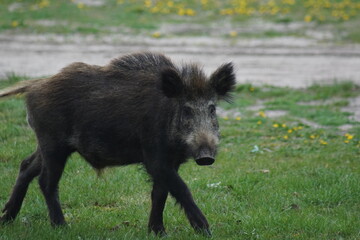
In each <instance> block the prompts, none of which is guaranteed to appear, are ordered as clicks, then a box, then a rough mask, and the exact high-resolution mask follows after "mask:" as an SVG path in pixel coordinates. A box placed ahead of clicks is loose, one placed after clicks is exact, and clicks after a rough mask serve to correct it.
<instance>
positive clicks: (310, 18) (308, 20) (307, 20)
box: [304, 15, 312, 22]
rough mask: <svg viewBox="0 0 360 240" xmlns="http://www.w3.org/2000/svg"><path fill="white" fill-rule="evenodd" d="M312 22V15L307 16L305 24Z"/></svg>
mask: <svg viewBox="0 0 360 240" xmlns="http://www.w3.org/2000/svg"><path fill="white" fill-rule="evenodd" d="M311 20H312V17H311V16H310V15H306V16H305V17H304V21H305V22H311Z"/></svg>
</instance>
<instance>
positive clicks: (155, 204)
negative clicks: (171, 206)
mask: <svg viewBox="0 0 360 240" xmlns="http://www.w3.org/2000/svg"><path fill="white" fill-rule="evenodd" d="M167 195H168V190H167V189H166V188H165V187H164V186H162V185H161V184H160V183H157V182H155V181H154V184H153V189H152V192H151V203H152V206H151V213H150V219H149V225H148V227H149V233H150V232H151V231H154V233H155V234H156V235H160V236H164V235H166V232H165V227H164V223H163V211H164V207H165V202H166V198H167Z"/></svg>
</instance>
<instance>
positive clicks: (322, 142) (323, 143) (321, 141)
mask: <svg viewBox="0 0 360 240" xmlns="http://www.w3.org/2000/svg"><path fill="white" fill-rule="evenodd" d="M319 142H320V144H321V145H327V144H328V143H327V142H326V141H324V140H322V139H320V141H319Z"/></svg>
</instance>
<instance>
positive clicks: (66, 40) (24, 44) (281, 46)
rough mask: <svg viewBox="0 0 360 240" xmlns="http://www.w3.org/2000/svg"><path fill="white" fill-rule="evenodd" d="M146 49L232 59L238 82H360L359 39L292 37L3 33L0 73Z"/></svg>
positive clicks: (44, 71) (206, 59) (200, 59)
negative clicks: (350, 42)
mask: <svg viewBox="0 0 360 240" xmlns="http://www.w3.org/2000/svg"><path fill="white" fill-rule="evenodd" d="M145 50H150V51H157V52H162V53H165V54H167V55H168V56H170V57H171V58H172V59H174V60H175V62H197V63H199V64H201V65H203V66H204V70H205V71H206V72H207V73H211V72H212V71H214V70H215V69H216V67H217V66H219V65H220V64H222V63H224V62H229V61H232V62H233V63H234V64H235V66H236V70H237V79H238V82H239V83H252V84H255V85H263V84H269V85H275V86H290V87H296V88H299V87H306V86H309V85H311V84H313V83H321V84H326V83H333V82H334V81H349V80H351V81H353V82H355V83H358V84H360V45H335V44H321V43H318V42H317V41H316V40H312V39H301V38H291V37H282V38H271V39H240V40H234V39H220V38H209V37H182V38H152V37H146V36H145V37H144V36H126V35H112V36H105V37H93V36H87V37H83V36H77V35H75V36H70V37H69V36H68V37H64V36H58V35H19V34H15V35H12V34H2V35H1V34H0V78H3V77H4V76H6V75H7V74H9V73H16V74H18V75H27V76H31V77H39V76H46V75H51V74H54V73H56V72H58V71H59V70H60V69H61V68H62V67H64V66H66V65H68V64H70V63H72V62H77V61H81V62H86V63H89V64H97V65H104V64H106V63H108V62H109V61H110V59H112V58H115V57H118V56H121V55H123V54H127V53H131V52H138V51H145Z"/></svg>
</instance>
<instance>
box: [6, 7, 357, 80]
mask: <svg viewBox="0 0 360 240" xmlns="http://www.w3.org/2000/svg"><path fill="white" fill-rule="evenodd" d="M359 15H360V1H359V0H318V1H315V0H223V1H220V0H201V1H194V0H185V1H177V0H57V1H55V0H15V1H11V0H1V1H0V54H1V58H0V76H1V77H2V78H4V77H6V75H8V74H9V73H16V74H20V75H26V76H30V77H39V76H44V75H51V74H54V73H56V72H57V71H59V69H61V68H62V67H64V66H66V65H67V64H69V63H71V62H75V61H83V62H87V63H90V64H100V65H104V64H106V63H107V62H108V61H109V60H110V59H112V58H114V57H117V56H119V55H122V54H126V53H130V52H137V51H144V50H151V51H158V52H163V53H165V54H167V55H169V56H170V57H172V58H173V59H174V60H175V61H178V62H182V61H192V62H198V63H200V64H201V65H204V67H205V71H206V72H211V71H213V70H214V69H215V68H216V67H217V66H218V65H220V64H221V63H223V62H228V61H233V62H234V63H235V65H236V68H237V75H238V79H239V82H242V83H251V84H255V85H256V84H258V85H262V84H270V85H276V86H291V87H304V86H309V85H311V84H313V83H329V82H330V83H333V82H334V81H342V80H347V81H348V80H351V81H354V82H357V83H359V82H360V68H359V66H360V47H359V45H358V43H360V28H359V27H358V26H359V23H360V17H359Z"/></svg>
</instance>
